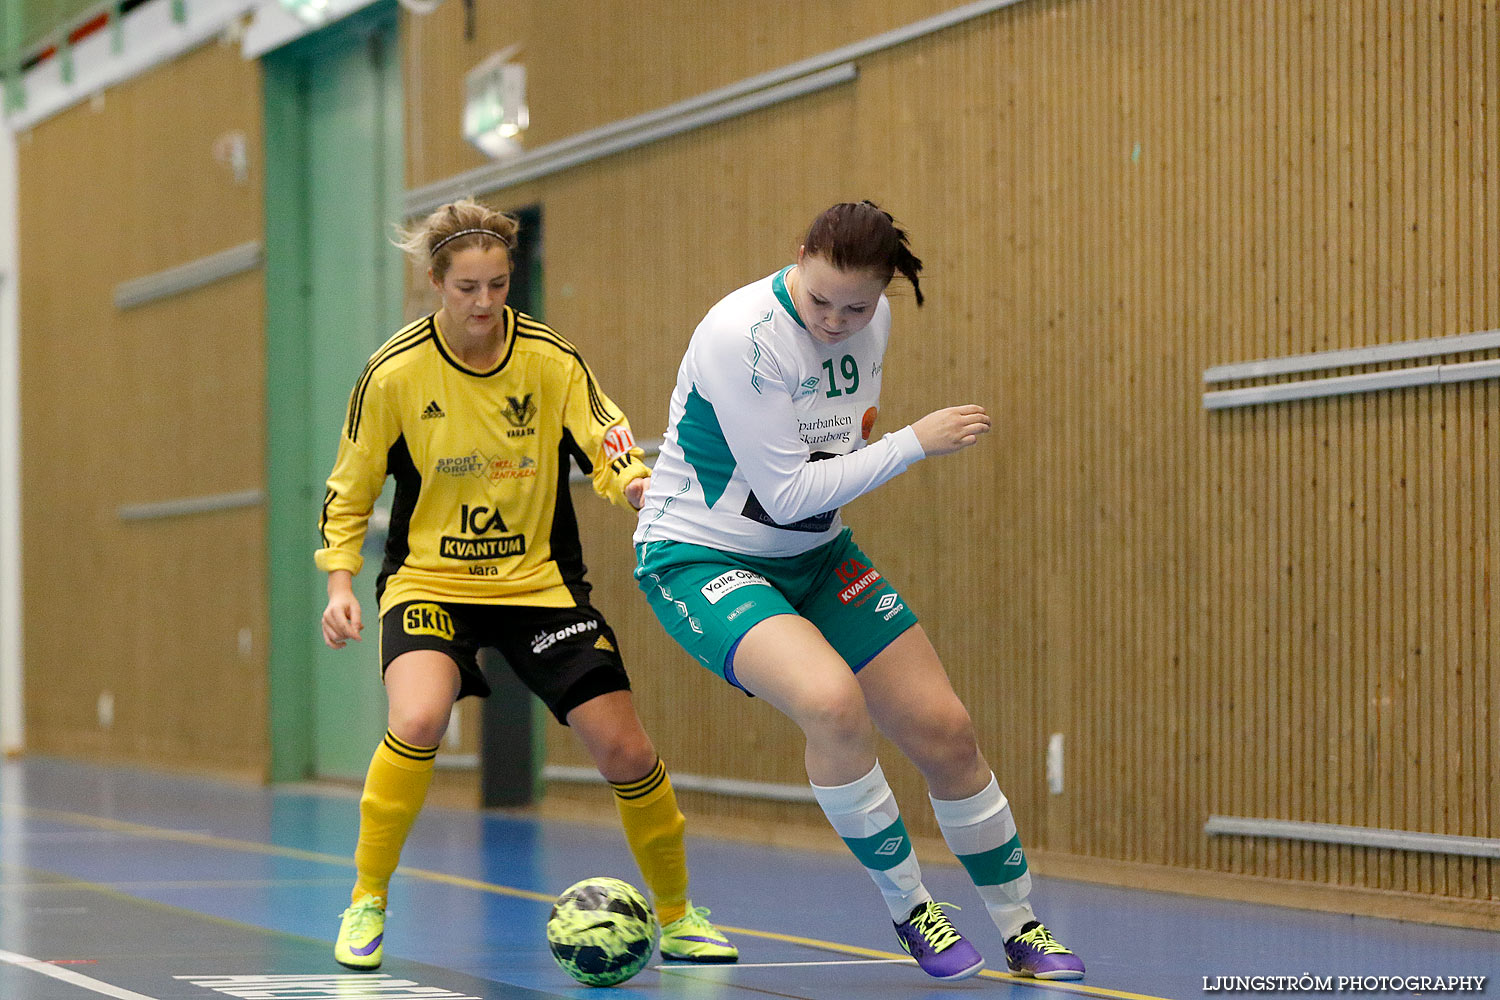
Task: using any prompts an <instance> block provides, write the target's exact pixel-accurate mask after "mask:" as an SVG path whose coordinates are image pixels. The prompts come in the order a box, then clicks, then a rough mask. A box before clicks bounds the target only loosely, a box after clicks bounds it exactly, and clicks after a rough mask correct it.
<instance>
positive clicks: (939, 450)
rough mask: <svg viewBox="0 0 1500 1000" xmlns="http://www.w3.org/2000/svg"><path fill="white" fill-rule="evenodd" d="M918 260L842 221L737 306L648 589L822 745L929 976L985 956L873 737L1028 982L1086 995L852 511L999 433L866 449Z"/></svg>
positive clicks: (686, 415)
mask: <svg viewBox="0 0 1500 1000" xmlns="http://www.w3.org/2000/svg"><path fill="white" fill-rule="evenodd" d="M921 267H922V262H921V261H920V260H918V259H917V258H916V257H914V256H913V255H912V253H911V250H910V248H909V246H908V241H907V237H906V233H905V232H903V231H902V230H901V229H899V228H897V227H896V225H895V223H894V221H893V220H892V219H891V217H890V216H889V215H888V214H886V213H885V212H883V211H881V210H880V209H879V208H877V207H876V206H875V205H874V204H872V203H870V202H868V201H866V202H860V203H858V204H854V203H845V204H839V205H835V206H833V207H832V208H830V209H828V210H827V211H826V212H824V213H822V214H821V215H820V216H818V218H817V219H816V220H815V221H814V222H813V224H812V227H811V229H810V230H809V231H808V233H807V237H806V240H805V241H804V243H803V246H802V247H801V249H800V250H799V251H798V253H797V263H796V264H794V265H791V266H788V267H785V268H783V269H782V270H780V271H778V272H776V273H775V274H772V275H769V276H768V277H765V278H762V279H761V280H759V281H757V282H754V283H753V284H750V285H747V286H745V287H744V288H741V289H739V290H738V291H735V292H731V293H730V294H729V295H727V296H726V297H725V298H724V299H722V300H721V301H720V302H719V303H718V304H717V305H715V306H714V307H713V308H712V309H710V310H709V312H708V315H707V316H705V317H704V319H703V321H702V322H701V323H699V324H698V328H697V330H696V331H694V333H693V337H692V340H691V342H690V343H689V344H688V349H687V354H686V356H684V358H683V360H682V366H681V368H680V369H679V370H678V376H677V387H676V389H675V390H674V391H673V394H672V403H671V410H670V414H669V426H668V429H667V434H666V438H665V441H664V443H663V444H662V448H661V455H660V457H659V458H658V460H657V462H656V466H655V469H654V470H653V473H652V478H651V480H650V485H649V487H648V488H647V491H646V497H645V501H644V503H643V504H642V507H641V512H640V515H639V520H638V524H637V527H636V533H635V541H636V552H637V566H636V579H637V581H638V582H639V584H640V586H641V589H642V590H643V591H644V592H645V593H646V596H647V599H648V600H649V601H650V603H651V606H652V609H653V610H654V611H655V612H656V615H657V617H658V618H659V619H660V620H661V622H662V624H663V625H664V626H665V627H666V629H667V631H668V633H670V634H671V635H672V637H673V638H674V639H676V640H677V641H678V642H679V643H680V644H681V645H682V646H683V648H685V649H686V650H687V651H688V652H689V653H691V654H692V655H693V656H694V657H696V658H697V659H698V661H699V662H700V663H702V664H703V665H704V666H706V667H707V668H708V669H709V670H712V671H713V672H714V673H716V674H719V675H720V676H722V677H723V678H724V679H725V680H726V681H728V682H729V683H730V684H733V685H735V686H736V687H739V688H742V689H743V690H745V691H746V692H748V693H750V694H754V695H756V696H758V697H761V698H764V699H765V700H766V701H768V702H770V703H771V704H772V705H774V706H775V707H776V708H777V709H779V710H780V711H781V712H783V713H785V714H786V715H787V716H789V717H790V718H791V719H792V720H793V721H794V722H796V723H797V725H798V726H799V727H800V728H801V729H802V731H803V733H804V734H805V736H806V738H807V747H806V765H807V774H808V778H809V779H810V780H811V782H812V786H813V791H814V793H815V794H816V796H817V800H818V802H819V804H820V805H821V806H822V807H823V811H824V813H826V814H827V816H828V819H829V821H830V822H831V823H832V824H833V828H834V830H835V831H837V833H838V834H839V836H840V837H842V838H843V839H844V841H845V843H847V844H848V845H849V847H850V849H851V850H852V851H853V852H854V855H855V856H856V857H857V858H858V859H859V860H860V861H861V863H863V864H864V866H865V868H866V869H867V870H868V871H869V873H870V876H871V877H872V878H873V879H874V880H875V884H876V885H877V886H879V888H880V891H881V893H882V894H883V895H884V896H885V901H886V904H887V906H888V907H889V909H890V913H891V919H892V922H893V923H894V924H895V926H896V932H897V935H898V937H899V938H900V941H901V944H902V947H904V948H905V949H906V950H907V951H908V952H909V953H910V954H911V955H912V956H913V957H914V958H915V959H916V960H917V963H918V964H919V965H920V966H921V968H922V969H923V970H924V971H925V972H927V973H928V974H929V975H932V976H934V977H937V978H939V979H962V978H964V977H966V976H972V975H974V974H975V973H976V972H978V971H979V970H980V969H981V968H982V967H983V966H984V959H983V958H981V957H980V955H979V953H978V952H977V951H976V950H975V949H974V947H973V945H971V944H970V943H969V942H968V941H967V940H966V939H965V938H964V937H963V936H962V935H960V934H959V933H958V932H957V931H956V930H955V929H954V927H953V925H952V924H951V923H950V922H949V920H948V918H947V916H946V915H945V914H944V913H943V910H942V907H943V906H944V905H945V904H942V903H938V902H935V901H934V900H933V898H932V896H931V894H930V893H929V892H928V891H927V889H926V888H925V887H924V886H923V884H922V877H921V872H920V870H919V868H918V865H917V859H916V856H915V855H914V854H913V853H912V850H911V843H910V840H909V838H908V837H907V834H906V828H905V826H904V825H903V823H902V820H901V815H900V812H899V811H898V809H897V807H896V802H895V799H894V797H893V796H892V794H891V789H890V786H889V785H888V784H887V783H886V780H885V776H884V774H883V773H882V772H881V769H880V764H879V762H878V761H877V760H876V758H875V731H876V729H877V728H878V729H879V730H880V731H881V732H882V733H884V734H885V735H886V736H887V737H889V738H890V739H891V741H892V742H894V743H895V744H896V746H897V747H899V748H900V749H901V751H902V752H903V753H905V754H906V755H907V757H909V758H910V759H911V760H912V762H913V763H914V764H916V766H917V768H918V769H919V770H920V771H921V772H922V775H923V776H924V777H925V778H926V780H927V783H928V789H929V792H930V795H931V800H932V808H933V811H934V813H935V814H936V816H937V820H938V825H939V826H940V827H941V828H942V831H943V836H944V837H945V839H946V840H947V842H948V845H949V846H950V847H951V848H952V849H953V852H954V853H955V854H956V855H957V856H958V859H959V860H960V861H961V862H962V863H963V865H964V867H965V868H966V869H967V870H968V872H969V875H970V876H971V877H972V878H973V880H974V883H975V885H976V887H977V888H978V890H979V895H980V896H981V898H982V899H983V900H984V903H985V906H986V907H987V909H988V910H989V912H990V915H991V917H992V918H993V919H994V921H995V924H996V926H997V927H999V929H1000V932H1001V935H1002V936H1003V938H1004V940H1005V953H1006V961H1007V964H1008V965H1009V967H1010V969H1011V971H1012V972H1014V973H1017V974H1019V975H1024V976H1036V977H1038V978H1043V979H1078V978H1081V977H1082V976H1083V963H1082V962H1081V961H1080V960H1079V959H1078V957H1077V956H1076V955H1074V954H1073V953H1072V952H1071V951H1069V950H1068V949H1067V948H1065V947H1063V946H1062V945H1061V944H1059V943H1058V942H1057V940H1056V939H1055V938H1054V937H1053V936H1052V935H1051V934H1050V933H1049V932H1048V930H1047V929H1046V927H1045V926H1043V925H1042V924H1041V923H1040V922H1039V921H1038V920H1037V919H1036V915H1035V914H1034V913H1033V912H1032V909H1031V906H1030V903H1029V902H1028V895H1029V893H1030V888H1031V877H1030V875H1029V874H1028V873H1027V868H1026V857H1025V854H1024V853H1023V851H1022V850H1021V842H1020V837H1019V836H1018V834H1017V832H1016V824H1015V821H1014V820H1013V819H1012V817H1011V810H1010V805H1009V803H1008V802H1007V800H1006V798H1005V796H1004V795H1003V794H1002V793H1001V791H1000V788H999V786H998V785H997V784H996V782H995V776H994V774H993V773H992V772H991V770H990V767H989V765H988V764H987V763H986V762H985V759H984V756H983V754H982V753H981V752H980V749H979V746H978V743H977V742H976V739H975V734H974V728H973V725H972V723H971V722H970V719H969V714H968V711H967V710H966V709H965V708H964V706H963V704H962V703H961V702H960V701H959V699H958V696H957V695H956V694H955V693H954V691H953V687H952V685H951V684H950V683H949V680H948V675H947V673H946V672H945V671H944V669H943V666H942V664H941V663H940V662H939V660H938V657H937V654H936V653H935V652H934V651H933V648H932V645H931V643H929V642H928V640H927V636H926V634H925V633H924V632H923V630H922V627H921V626H920V625H918V624H917V618H916V615H915V614H914V613H913V612H912V610H911V609H910V608H909V607H908V605H907V603H906V600H905V599H904V598H903V597H902V596H901V595H900V593H899V592H898V591H897V590H896V588H895V586H894V585H893V584H892V583H891V582H890V581H889V580H887V579H886V578H885V577H884V576H882V575H881V573H880V572H879V570H877V569H876V568H875V567H874V565H873V564H872V563H871V561H870V559H869V557H868V556H866V555H865V554H864V553H863V552H862V551H861V550H860V549H859V547H858V546H857V545H855V544H854V541H853V539H852V538H851V537H850V533H849V530H848V529H847V528H844V527H843V526H842V524H841V522H840V520H839V514H838V508H839V506H840V505H841V504H845V503H848V502H849V501H851V500H853V499H854V498H855V497H858V496H860V495H861V494H863V493H867V492H869V491H870V490H873V489H874V488H875V487H877V486H879V485H880V484H881V483H884V482H886V481H887V480H889V479H891V478H892V477H893V476H896V475H898V474H899V473H901V472H902V471H904V470H905V469H906V468H907V467H908V466H910V465H911V464H912V463H914V462H916V461H918V460H920V459H922V458H925V457H928V456H932V455H946V454H949V453H951V452H955V451H959V450H961V449H963V448H967V447H969V446H970V445H972V444H974V443H975V442H976V441H977V440H978V439H979V436H980V435H982V434H984V433H986V432H987V431H988V430H989V429H990V418H989V416H988V414H986V412H985V410H984V408H983V407H981V406H976V405H965V406H952V407H947V408H944V409H941V410H937V411H935V412H933V413H930V414H928V415H927V416H925V417H923V418H922V419H920V420H918V421H917V422H916V423H914V424H911V425H910V426H907V427H903V428H901V429H900V430H898V431H896V432H895V433H893V434H887V435H886V436H884V437H883V438H881V439H880V440H878V441H874V442H870V441H869V437H870V431H871V427H872V425H873V423H874V419H875V415H876V413H877V410H878V407H879V404H880V385H881V380H882V377H883V374H884V372H883V365H884V361H883V359H884V355H885V348H886V342H887V340H888V339H889V337H890V327H891V313H890V304H889V303H888V302H887V301H886V298H885V290H886V287H887V286H888V285H889V284H890V282H891V279H892V278H893V277H894V276H895V274H896V273H897V272H898V271H899V272H900V273H901V274H902V275H903V276H904V277H906V278H907V279H908V280H909V281H910V282H911V285H912V288H913V289H914V290H915V292H916V298H917V305H919V306H920V305H921V304H922V290H921V286H920V284H919V281H918V274H919V272H920V271H921Z"/></svg>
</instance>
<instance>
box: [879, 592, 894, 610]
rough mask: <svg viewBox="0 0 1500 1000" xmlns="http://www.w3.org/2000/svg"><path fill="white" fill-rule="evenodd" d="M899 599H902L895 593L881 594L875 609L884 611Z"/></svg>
mask: <svg viewBox="0 0 1500 1000" xmlns="http://www.w3.org/2000/svg"><path fill="white" fill-rule="evenodd" d="M898 600H900V598H898V597H897V596H896V595H895V594H881V595H880V600H878V601H876V602H875V610H876V611H884V610H886V609H887V608H889V607H890V606H891V605H892V604H895V603H896V602H897V601H898Z"/></svg>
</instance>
